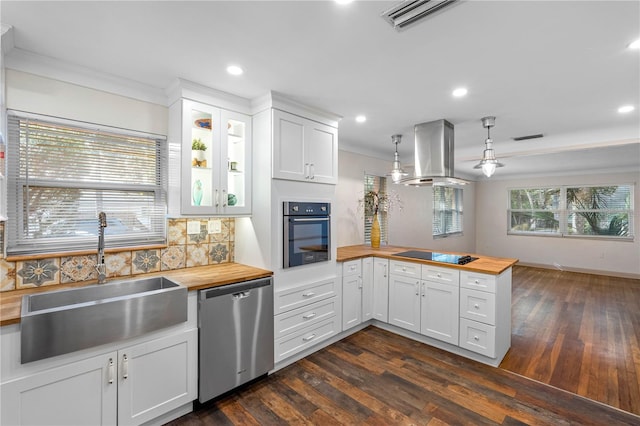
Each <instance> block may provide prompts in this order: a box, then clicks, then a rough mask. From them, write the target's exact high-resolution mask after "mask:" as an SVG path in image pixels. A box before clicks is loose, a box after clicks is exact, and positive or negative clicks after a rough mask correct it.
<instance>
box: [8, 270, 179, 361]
mask: <svg viewBox="0 0 640 426" xmlns="http://www.w3.org/2000/svg"><path fill="white" fill-rule="evenodd" d="M186 320H187V288H186V287H183V286H181V285H179V284H176V283H175V282H173V281H171V280H169V279H167V278H165V277H153V278H144V279H132V280H124V281H114V282H110V283H107V284H97V285H91V286H87V287H79V288H73V289H67V290H59V291H50V292H46V293H35V294H30V295H26V296H23V298H22V312H21V323H20V324H21V362H22V363H23V364H24V363H27V362H31V361H37V360H39V359H43V358H48V357H52V356H56V355H61V354H65V353H69V352H73V351H77V350H80V349H86V348H90V347H93V346H98V345H102V344H105V343H110V342H116V341H118V340H122V339H128V338H130V337H135V336H140V335H142V334H145V333H148V332H151V331H155V330H158V329H161V328H164V327H169V326H171V325H175V324H179V323H181V322H184V321H186Z"/></svg>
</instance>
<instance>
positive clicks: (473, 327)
mask: <svg viewBox="0 0 640 426" xmlns="http://www.w3.org/2000/svg"><path fill="white" fill-rule="evenodd" d="M495 342H496V328H495V327H494V326H492V325H487V324H483V323H480V322H476V321H471V320H468V319H466V318H460V347H461V348H464V349H468V350H470V351H473V352H477V353H479V354H481V355H484V356H488V357H490V358H495V357H496V343H495Z"/></svg>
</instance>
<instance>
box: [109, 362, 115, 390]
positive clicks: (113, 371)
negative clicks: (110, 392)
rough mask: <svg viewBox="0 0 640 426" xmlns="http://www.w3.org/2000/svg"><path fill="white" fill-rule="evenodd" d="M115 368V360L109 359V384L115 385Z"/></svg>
mask: <svg viewBox="0 0 640 426" xmlns="http://www.w3.org/2000/svg"><path fill="white" fill-rule="evenodd" d="M115 370H116V369H115V366H114V365H113V358H109V384H113V376H114V375H115Z"/></svg>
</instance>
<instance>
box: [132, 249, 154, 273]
mask: <svg viewBox="0 0 640 426" xmlns="http://www.w3.org/2000/svg"><path fill="white" fill-rule="evenodd" d="M132 256H133V257H132V261H131V273H132V274H133V275H137V274H146V273H148V272H158V271H160V250H158V249H153V250H139V251H134V252H133V254H132Z"/></svg>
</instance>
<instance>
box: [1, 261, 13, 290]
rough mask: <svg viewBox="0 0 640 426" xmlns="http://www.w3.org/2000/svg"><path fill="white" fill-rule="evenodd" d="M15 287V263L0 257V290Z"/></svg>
mask: <svg viewBox="0 0 640 426" xmlns="http://www.w3.org/2000/svg"><path fill="white" fill-rule="evenodd" d="M15 289H16V263H15V262H7V261H6V260H4V259H0V291H11V290H15Z"/></svg>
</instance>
